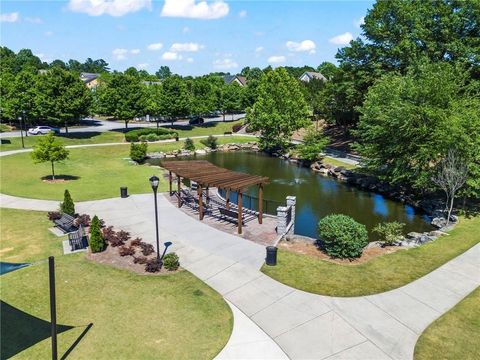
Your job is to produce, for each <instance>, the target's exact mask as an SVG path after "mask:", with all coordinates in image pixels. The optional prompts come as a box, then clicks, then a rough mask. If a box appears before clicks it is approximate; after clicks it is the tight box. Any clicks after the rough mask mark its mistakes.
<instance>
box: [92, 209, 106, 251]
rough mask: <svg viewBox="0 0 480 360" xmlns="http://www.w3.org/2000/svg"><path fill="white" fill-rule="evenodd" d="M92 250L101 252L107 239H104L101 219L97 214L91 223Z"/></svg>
mask: <svg viewBox="0 0 480 360" xmlns="http://www.w3.org/2000/svg"><path fill="white" fill-rule="evenodd" d="M89 245H90V250H91V251H92V252H94V253H96V252H101V251H103V250H104V249H105V240H104V239H103V235H102V231H101V229H100V220H99V219H98V216H97V215H95V216H94V217H93V219H92V222H91V224H90V241H89Z"/></svg>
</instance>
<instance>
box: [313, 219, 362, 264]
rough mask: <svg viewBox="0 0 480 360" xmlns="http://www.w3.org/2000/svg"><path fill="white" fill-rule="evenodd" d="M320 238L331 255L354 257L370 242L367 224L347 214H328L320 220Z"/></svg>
mask: <svg viewBox="0 0 480 360" xmlns="http://www.w3.org/2000/svg"><path fill="white" fill-rule="evenodd" d="M318 232H319V235H320V240H322V241H323V244H324V247H325V251H326V252H327V254H328V255H330V256H331V257H338V258H354V257H359V256H361V255H362V251H363V248H364V247H365V246H367V244H368V233H367V229H366V228H365V225H362V224H359V223H358V222H356V221H355V220H353V219H352V218H351V217H349V216H346V215H336V214H334V215H328V216H325V217H324V218H323V219H321V220H320V221H319V222H318Z"/></svg>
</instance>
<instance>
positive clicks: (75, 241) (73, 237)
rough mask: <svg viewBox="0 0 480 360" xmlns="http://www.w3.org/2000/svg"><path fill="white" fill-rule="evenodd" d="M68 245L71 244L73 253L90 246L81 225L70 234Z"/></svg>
mask: <svg viewBox="0 0 480 360" xmlns="http://www.w3.org/2000/svg"><path fill="white" fill-rule="evenodd" d="M68 243H69V244H70V247H71V248H72V251H75V250H81V249H85V248H86V247H87V246H88V240H87V236H86V235H85V232H84V231H83V227H82V226H81V225H80V227H79V228H78V230H76V231H74V232H71V233H69V234H68Z"/></svg>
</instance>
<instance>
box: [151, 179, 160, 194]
mask: <svg viewBox="0 0 480 360" xmlns="http://www.w3.org/2000/svg"><path fill="white" fill-rule="evenodd" d="M149 181H150V186H151V187H152V189H153V191H157V189H158V184H159V182H160V179H159V178H158V177H157V176H155V175H153V176H152V177H151V178H150V179H149Z"/></svg>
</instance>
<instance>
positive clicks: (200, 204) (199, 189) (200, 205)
mask: <svg viewBox="0 0 480 360" xmlns="http://www.w3.org/2000/svg"><path fill="white" fill-rule="evenodd" d="M197 194H198V219H199V220H203V196H202V185H200V184H198V187H197Z"/></svg>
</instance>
